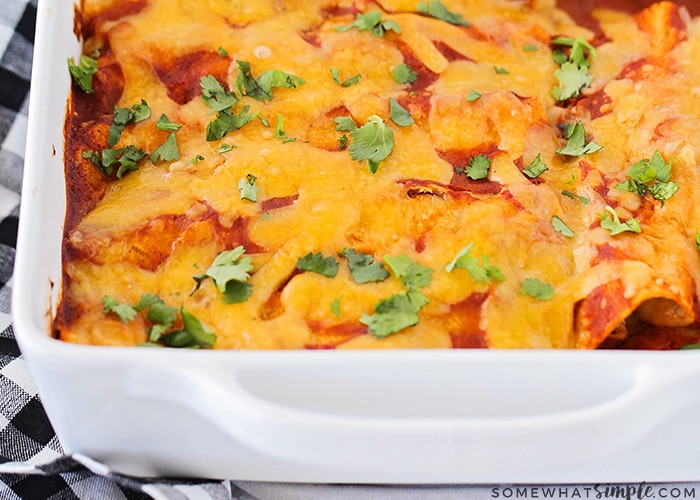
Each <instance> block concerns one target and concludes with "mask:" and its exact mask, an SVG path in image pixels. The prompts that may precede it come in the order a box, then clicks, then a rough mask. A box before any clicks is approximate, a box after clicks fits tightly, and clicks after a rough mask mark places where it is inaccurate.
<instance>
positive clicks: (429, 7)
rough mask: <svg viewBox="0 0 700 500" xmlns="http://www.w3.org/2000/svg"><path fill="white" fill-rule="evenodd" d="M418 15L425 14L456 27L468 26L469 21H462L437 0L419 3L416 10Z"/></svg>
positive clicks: (459, 16) (458, 15)
mask: <svg viewBox="0 0 700 500" xmlns="http://www.w3.org/2000/svg"><path fill="white" fill-rule="evenodd" d="M416 10H417V11H418V12H419V13H420V14H425V15H428V16H430V17H434V18H435V19H439V20H441V21H445V22H448V23H450V24H454V25H456V26H469V25H470V23H469V21H467V20H465V19H462V16H461V14H456V13H454V12H450V11H449V10H448V9H447V7H445V5H444V4H443V3H442V2H440V1H439V0H432V1H428V2H420V3H419V4H418V8H417V9H416Z"/></svg>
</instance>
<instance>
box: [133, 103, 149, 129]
mask: <svg viewBox="0 0 700 500" xmlns="http://www.w3.org/2000/svg"><path fill="white" fill-rule="evenodd" d="M131 111H133V113H134V123H139V122H142V121H144V120H148V119H149V118H150V117H151V108H150V107H149V106H148V103H147V102H146V101H145V100H143V99H141V104H134V105H133V106H131Z"/></svg>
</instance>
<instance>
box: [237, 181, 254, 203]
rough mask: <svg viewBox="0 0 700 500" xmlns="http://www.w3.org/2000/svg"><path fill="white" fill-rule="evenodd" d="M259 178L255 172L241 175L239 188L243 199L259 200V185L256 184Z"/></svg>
mask: <svg viewBox="0 0 700 500" xmlns="http://www.w3.org/2000/svg"><path fill="white" fill-rule="evenodd" d="M257 179H258V178H257V177H255V176H254V175H253V174H248V175H246V176H245V177H241V180H239V181H238V190H239V191H240V192H241V200H248V201H253V202H255V201H258V186H256V185H255V181H256V180H257Z"/></svg>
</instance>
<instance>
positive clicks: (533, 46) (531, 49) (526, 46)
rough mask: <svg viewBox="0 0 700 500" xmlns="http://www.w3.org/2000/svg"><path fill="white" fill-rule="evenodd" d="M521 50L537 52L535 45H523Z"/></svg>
mask: <svg viewBox="0 0 700 500" xmlns="http://www.w3.org/2000/svg"><path fill="white" fill-rule="evenodd" d="M523 50H524V51H525V52H537V50H538V49H537V45H535V44H532V43H528V44H527V45H523Z"/></svg>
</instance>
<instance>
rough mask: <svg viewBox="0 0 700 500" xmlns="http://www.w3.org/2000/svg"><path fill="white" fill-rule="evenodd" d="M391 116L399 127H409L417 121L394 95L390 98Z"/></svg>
mask: <svg viewBox="0 0 700 500" xmlns="http://www.w3.org/2000/svg"><path fill="white" fill-rule="evenodd" d="M389 103H390V104H389V118H391V121H392V122H394V123H395V124H397V125H398V126H399V127H408V126H409V125H413V124H414V123H415V121H414V120H413V117H412V116H411V113H409V112H408V111H407V110H406V109H405V108H403V107H402V106H401V105H400V104H399V103H398V102H397V101H396V99H394V98H393V97H390V98H389Z"/></svg>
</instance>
